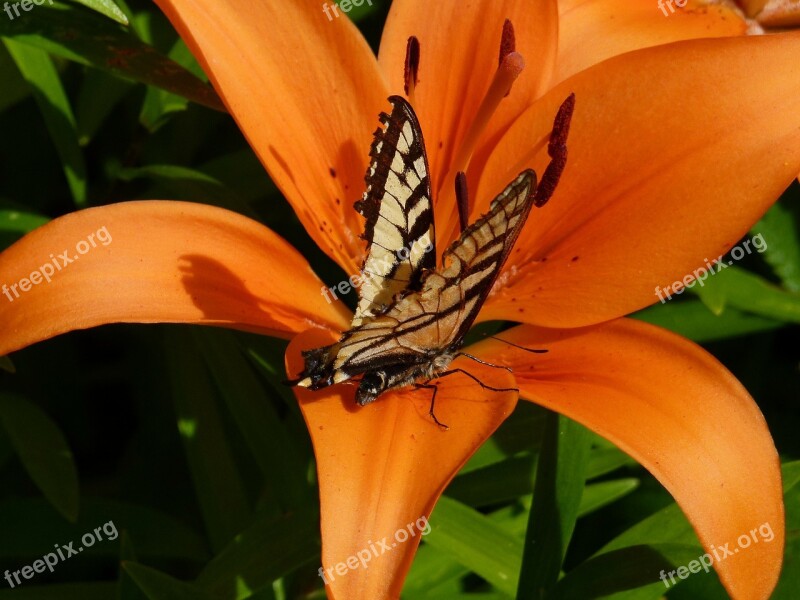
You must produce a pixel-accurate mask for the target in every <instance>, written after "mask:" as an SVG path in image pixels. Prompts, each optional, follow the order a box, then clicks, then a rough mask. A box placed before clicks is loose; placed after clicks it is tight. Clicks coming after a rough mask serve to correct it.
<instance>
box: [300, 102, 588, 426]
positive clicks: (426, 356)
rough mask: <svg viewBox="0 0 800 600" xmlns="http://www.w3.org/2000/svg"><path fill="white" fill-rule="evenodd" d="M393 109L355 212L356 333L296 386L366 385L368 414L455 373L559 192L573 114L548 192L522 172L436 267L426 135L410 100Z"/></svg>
mask: <svg viewBox="0 0 800 600" xmlns="http://www.w3.org/2000/svg"><path fill="white" fill-rule="evenodd" d="M389 101H390V102H391V104H392V112H391V114H386V113H383V114H381V117H380V118H381V122H382V125H383V127H379V128H378V130H377V131H376V132H375V134H374V141H373V143H372V148H371V151H370V158H371V161H370V165H369V168H368V170H367V174H366V177H365V180H366V184H367V187H366V192H365V193H364V197H363V199H362V200H360V201H358V202H356V204H355V208H356V210H357V211H358V212H359V213H361V215H363V216H364V217H365V218H366V224H365V230H364V236H363V237H364V239H365V240H366V241H367V245H368V246H367V257H366V259H365V260H364V267H363V269H362V272H363V273H364V274H365V275H366V276H367V277H363V278H364V279H365V283H364V284H362V286H361V288H360V290H359V301H358V306H357V308H356V312H355V316H354V317H353V321H352V324H351V329H350V330H348V331H345V332H344V333H343V334H342V336H341V338H340V339H339V341H338V342H336V343H335V344H332V345H330V346H325V347H322V348H316V349H313V350H308V351H305V352H304V353H303V358H304V360H305V368H304V369H303V372H302V373H300V377H299V378H298V379H296V380H294V381H292V382H289V383H291V384H292V385H298V386H301V387H306V388H309V389H311V390H319V389H322V388H324V387H327V386H329V385H332V384H335V383H341V382H344V381H348V380H350V379H352V378H356V377H360V380H359V381H358V389H357V391H356V397H355V399H356V402H357V403H358V404H359V405H362V406H363V405H365V404H368V403H370V402H372V401H374V400H375V399H376V398H378V396H380V395H381V394H382V393H383V392H385V391H387V390H390V389H394V388H399V387H403V386H407V385H412V384H413V385H417V386H418V387H425V385H424V384H426V383H427V382H428V381H430V380H432V379H434V378H436V377H442V376H443V375H445V374H447V373H449V371H447V368H448V366H449V365H450V363H451V362H452V361H453V360H454V358H455V357H456V356H457V355H458V353H459V349H460V348H461V346H462V344H463V342H464V336H465V335H466V334H467V332H468V331H469V329H470V327H471V326H472V324H473V322H474V321H475V318H476V317H477V315H478V312H479V311H480V309H481V306H482V305H483V302H484V301H485V300H486V296H487V295H488V294H489V291H490V290H491V288H492V285H493V284H494V282H495V281H496V279H497V277H498V275H499V274H500V270H501V269H502V267H503V264H504V263H505V261H506V259H507V258H508V256H509V254H510V252H511V249H512V248H513V246H514V242H515V241H516V240H517V237H519V234H520V232H521V231H522V227H523V225H524V224H525V220H526V219H527V217H528V214H529V213H530V211H531V209H532V208H533V207H534V206H542V205H543V204H544V203H545V202H547V200H548V199H549V198H550V196H551V195H552V193H553V191H554V189H555V186H556V184H557V182H558V179H559V177H560V176H561V173H562V171H563V169H564V166H565V164H566V155H567V153H566V152H567V151H566V139H567V134H568V131H569V123H570V119H571V116H572V110H573V107H574V96H570V97H569V98H568V99H567V100H566V101H565V102H564V104H562V106H561V108H560V109H559V112H558V115H557V116H556V119H555V124H554V127H553V131H552V133H551V135H550V144H549V153H550V157H551V162H550V164H549V165H548V167H547V169H546V171H545V174H544V177H543V178H542V181H541V184H540V185H539V186H538V187H537V179H536V173H535V172H534V171H532V170H530V169H526V170H525V171H523V172H522V173H520V174H519V175H518V176H517V177H516V178H515V179H514V180H513V181H512V182H511V183H509V184H508V186H507V187H506V188H505V189H504V190H503V191H502V192H501V193H500V194H499V195H498V196H497V197H496V198H495V199H494V200H493V201H492V203H491V205H490V209H489V212H488V213H487V214H485V215H483V216H482V217H481V218H480V219H478V220H477V221H475V222H474V223H473V224H472V225H470V226H468V227H467V228H466V229H464V230H463V231H462V233H461V236H460V237H459V238H458V239H457V240H456V241H455V242H453V244H452V245H451V246H450V247H449V248H448V249H447V250H446V251H445V252H444V254H443V256H442V266H440V267H437V266H436V251H435V248H434V222H433V202H432V195H431V183H430V176H429V169H428V161H427V157H426V154H425V144H424V142H423V138H422V131H421V129H420V125H419V121H418V120H417V117H416V115H415V113H414V110H413V109H412V107H411V105H410V104H409V103H408V102H406V100H404V99H403V98H402V97H400V96H391V97H390V98H389ZM420 381H422V382H423V384H420V383H419V382H420ZM427 387H431V386H427ZM485 387H488V386H485ZM490 389H494V388H490ZM434 398H435V389H434ZM431 416H433V404H431ZM433 418H434V420H435V419H436V417H435V416H433ZM437 423H438V421H437Z"/></svg>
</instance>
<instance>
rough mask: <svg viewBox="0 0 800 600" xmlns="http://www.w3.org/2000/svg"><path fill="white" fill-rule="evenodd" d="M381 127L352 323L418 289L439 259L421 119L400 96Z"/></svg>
mask: <svg viewBox="0 0 800 600" xmlns="http://www.w3.org/2000/svg"><path fill="white" fill-rule="evenodd" d="M389 101H390V102H391V103H392V112H391V114H386V113H383V114H382V115H381V122H382V124H383V127H379V128H378V129H377V130H376V131H375V137H374V141H373V143H372V147H371V149H370V165H369V168H368V170H367V174H366V177H365V180H366V184H367V188H366V192H365V193H364V197H363V199H362V200H360V201H358V202H356V205H355V206H356V210H357V211H358V212H359V213H360V214H361V215H362V216H364V217H365V218H366V223H365V226H364V236H363V237H364V239H365V240H366V241H367V257H366V258H365V260H364V265H363V267H362V275H361V279H362V285H361V287H360V289H359V301H358V306H357V307H356V312H355V316H354V317H353V322H352V326H353V327H357V326H358V325H361V324H362V323H364V322H366V321H368V320H369V319H371V318H373V317H374V316H376V315H379V314H381V313H382V312H383V311H384V310H385V309H386V308H387V307H388V306H389V305H390V304H391V303H392V302H393V300H394V298H395V297H396V296H397V295H398V294H401V293H403V292H405V291H407V290H415V289H418V287H419V283H420V278H421V274H422V271H423V269H431V268H433V267H434V266H435V264H436V250H435V247H434V240H435V235H434V224H433V204H432V201H431V184H430V176H429V169H428V159H427V156H426V154H425V144H424V141H423V138H422V131H421V129H420V126H419V121H418V120H417V117H416V115H415V113H414V110H413V109H412V108H411V105H410V104H408V102H406V101H405V100H404V99H403V98H401V97H400V96H391V97H390V98H389Z"/></svg>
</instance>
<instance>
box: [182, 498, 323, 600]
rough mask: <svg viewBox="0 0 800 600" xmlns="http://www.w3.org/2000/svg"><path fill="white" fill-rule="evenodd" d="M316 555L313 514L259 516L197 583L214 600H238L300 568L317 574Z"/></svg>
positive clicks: (316, 541) (316, 533)
mask: <svg viewBox="0 0 800 600" xmlns="http://www.w3.org/2000/svg"><path fill="white" fill-rule="evenodd" d="M319 553H320V546H319V520H318V517H317V516H316V515H314V514H309V513H294V514H291V515H287V516H284V517H279V518H269V517H266V516H264V515H260V516H259V517H258V518H257V519H256V520H255V522H254V523H253V524H252V525H250V526H249V527H248V528H247V529H245V530H244V531H242V532H241V533H240V534H239V535H237V536H236V539H235V540H233V541H232V542H231V543H230V544H229V545H228V547H227V548H225V550H223V551H222V552H221V553H220V554H218V555H217V556H216V557H215V558H214V559H213V560H212V561H211V562H209V563H208V564H207V565H206V567H205V569H203V571H202V573H200V576H199V577H198V578H197V581H196V583H197V585H198V586H200V587H202V588H203V589H206V590H209V591H210V592H211V593H213V594H214V595H215V596H217V597H220V598H225V599H226V600H238V599H239V598H246V597H247V595H248V594H249V593H253V592H256V591H258V590H260V589H262V588H264V587H266V586H269V585H271V584H272V581H274V580H276V579H278V578H279V577H282V576H284V575H288V574H289V573H291V572H292V571H294V570H296V569H297V568H299V567H301V566H303V565H307V566H308V569H309V574H314V575H316V567H315V566H313V565H316V564H318V563H319ZM312 563H313V564H312Z"/></svg>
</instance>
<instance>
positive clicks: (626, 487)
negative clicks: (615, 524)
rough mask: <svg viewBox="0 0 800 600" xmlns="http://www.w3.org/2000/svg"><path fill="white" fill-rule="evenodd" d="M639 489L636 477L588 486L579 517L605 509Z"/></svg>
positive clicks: (584, 492) (585, 489)
mask: <svg viewBox="0 0 800 600" xmlns="http://www.w3.org/2000/svg"><path fill="white" fill-rule="evenodd" d="M638 487H639V480H638V479H636V478H634V477H628V478H625V479H615V480H612V481H601V482H600V483H593V484H590V485H587V486H586V487H585V488H584V490H583V496H582V497H581V504H580V506H579V508H578V516H580V517H582V516H584V515H587V514H589V513H591V512H594V511H595V510H598V509H600V508H603V507H604V506H607V505H608V504H611V503H612V502H615V501H617V500H619V499H620V498H622V497H623V496H627V495H628V494H630V493H631V492H632V491H634V490H635V489H636V488H638Z"/></svg>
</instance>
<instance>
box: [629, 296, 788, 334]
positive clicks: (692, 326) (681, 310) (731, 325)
mask: <svg viewBox="0 0 800 600" xmlns="http://www.w3.org/2000/svg"><path fill="white" fill-rule="evenodd" d="M633 317H634V318H635V319H639V320H641V321H645V322H646V323H651V324H652V325H658V326H659V327H663V328H665V329H669V330H670V331H674V332H675V333H677V334H679V335H682V336H684V337H686V338H688V339H690V340H693V341H695V342H699V343H703V342H713V341H717V340H724V339H728V338H732V337H737V336H741V335H749V334H752V333H760V332H762V331H772V330H774V329H778V328H779V327H781V326H782V325H783V324H782V323H781V321H779V320H775V319H769V318H765V317H759V316H757V315H752V314H750V313H748V312H744V311H741V310H738V309H736V308H733V307H730V306H729V307H727V308H726V309H725V310H724V311H722V312H721V313H720V314H715V313H714V312H712V311H711V310H710V309H709V308H707V307H706V306H704V304H703V303H702V302H700V301H699V300H688V301H686V300H682V301H680V302H669V303H667V304H665V305H662V304H656V305H655V306H650V307H648V308H646V309H644V310H642V311H639V312H638V313H636V314H635V315H633Z"/></svg>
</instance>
